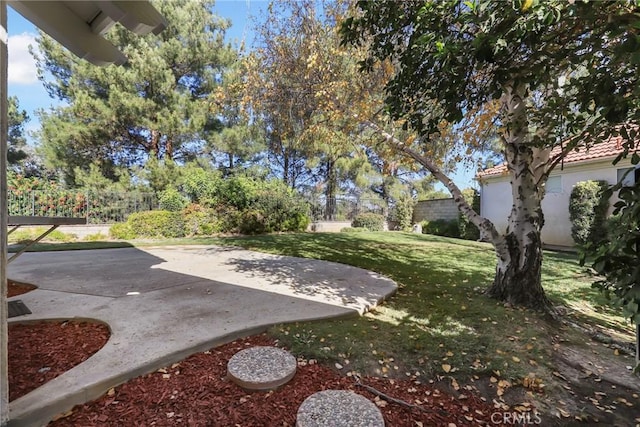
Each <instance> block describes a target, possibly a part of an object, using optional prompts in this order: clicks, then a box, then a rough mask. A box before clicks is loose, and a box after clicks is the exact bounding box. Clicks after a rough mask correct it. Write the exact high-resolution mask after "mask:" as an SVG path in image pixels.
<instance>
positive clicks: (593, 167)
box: [480, 159, 631, 247]
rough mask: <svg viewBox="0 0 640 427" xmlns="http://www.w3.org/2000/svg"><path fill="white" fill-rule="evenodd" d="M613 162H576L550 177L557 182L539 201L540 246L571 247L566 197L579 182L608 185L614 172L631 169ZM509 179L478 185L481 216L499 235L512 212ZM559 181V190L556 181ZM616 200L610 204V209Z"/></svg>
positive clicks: (626, 163) (625, 163) (491, 179)
mask: <svg viewBox="0 0 640 427" xmlns="http://www.w3.org/2000/svg"><path fill="white" fill-rule="evenodd" d="M611 161H612V159H608V160H603V161H596V162H593V161H587V162H577V163H570V164H567V165H564V168H562V169H561V168H560V167H559V166H558V167H557V168H556V170H554V171H553V173H552V174H551V175H550V179H551V180H556V181H555V183H554V188H553V189H551V186H549V187H548V188H549V189H550V191H548V192H547V194H546V195H545V197H544V199H543V200H542V212H543V213H544V216H545V224H544V227H543V228H542V242H543V243H544V244H546V245H554V246H568V247H571V246H574V245H575V242H574V241H573V239H572V238H571V222H570V221H569V197H570V196H571V191H572V190H573V187H574V186H575V185H576V184H577V183H578V182H581V181H588V180H604V181H607V182H608V183H609V184H615V183H616V182H617V170H618V169H625V168H629V167H631V164H630V162H629V161H628V160H626V161H621V162H620V163H618V164H617V165H615V166H612V164H611ZM509 179H510V178H509V176H508V175H505V176H496V177H488V178H485V179H483V180H482V181H481V190H480V213H481V215H482V216H484V217H485V218H488V219H490V220H491V221H492V222H493V223H494V224H495V226H496V227H497V228H498V231H500V232H504V231H505V230H506V228H507V219H508V216H509V213H510V211H511V207H512V204H513V201H512V200H513V199H512V197H511V185H510V183H509ZM558 179H559V180H560V183H559V185H558V186H556V185H555V184H558V182H557V180H558ZM613 203H615V200H611V205H613Z"/></svg>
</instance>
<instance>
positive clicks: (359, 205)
mask: <svg viewBox="0 0 640 427" xmlns="http://www.w3.org/2000/svg"><path fill="white" fill-rule="evenodd" d="M308 202H309V207H310V213H311V220H312V221H352V220H353V218H355V217H356V216H357V215H359V214H361V213H366V212H373V213H377V214H381V215H384V216H385V217H386V216H387V214H388V206H387V204H386V203H385V201H384V200H382V199H371V198H356V197H348V196H336V197H335V198H327V197H324V196H321V197H316V198H312V199H308Z"/></svg>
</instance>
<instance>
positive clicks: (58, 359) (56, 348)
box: [8, 321, 110, 401]
mask: <svg viewBox="0 0 640 427" xmlns="http://www.w3.org/2000/svg"><path fill="white" fill-rule="evenodd" d="M109 335H110V332H109V328H108V327H107V326H105V325H103V324H101V323H90V322H75V321H63V322H60V321H57V322H34V323H23V324H20V323H11V324H9V340H8V348H9V352H8V353H9V354H8V356H9V357H8V359H9V401H12V400H15V399H17V398H19V397H20V396H23V395H25V394H27V393H29V392H30V391H31V390H34V389H36V388H38V387H40V386H41V385H42V384H44V383H46V382H47V381H50V380H52V379H54V378H55V377H57V376H59V375H61V374H63V373H65V372H66V371H68V370H69V369H71V368H73V367H74V366H76V365H78V364H80V363H81V362H84V361H85V360H87V359H88V358H89V357H91V355H92V354H94V353H95V352H96V351H98V350H100V348H102V346H104V345H105V343H106V342H107V340H108V339H109Z"/></svg>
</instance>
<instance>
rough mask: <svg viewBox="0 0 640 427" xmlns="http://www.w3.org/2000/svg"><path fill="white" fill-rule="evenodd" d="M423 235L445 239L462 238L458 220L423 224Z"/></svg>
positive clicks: (438, 220) (441, 220)
mask: <svg viewBox="0 0 640 427" xmlns="http://www.w3.org/2000/svg"><path fill="white" fill-rule="evenodd" d="M422 233H423V234H433V235H436V236H445V237H460V230H459V226H458V220H455V219H451V220H447V219H435V220H433V221H423V222H422Z"/></svg>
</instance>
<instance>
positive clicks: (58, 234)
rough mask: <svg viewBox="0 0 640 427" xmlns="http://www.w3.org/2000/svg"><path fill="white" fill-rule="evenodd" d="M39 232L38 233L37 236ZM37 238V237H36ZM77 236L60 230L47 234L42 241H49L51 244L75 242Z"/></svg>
mask: <svg viewBox="0 0 640 427" xmlns="http://www.w3.org/2000/svg"><path fill="white" fill-rule="evenodd" d="M40 234H41V232H38V236H39V235H40ZM36 237H37V236H36ZM77 238H78V236H76V235H75V234H72V233H63V232H62V231H60V230H53V231H52V232H51V233H49V234H47V237H45V238H44V240H49V241H51V242H72V241H74V240H76V239H77Z"/></svg>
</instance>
